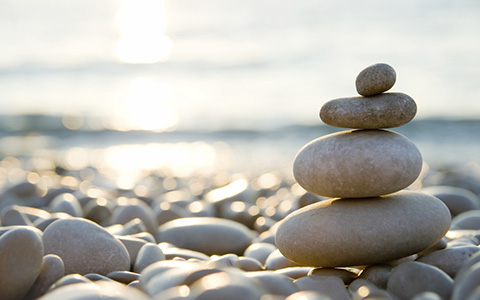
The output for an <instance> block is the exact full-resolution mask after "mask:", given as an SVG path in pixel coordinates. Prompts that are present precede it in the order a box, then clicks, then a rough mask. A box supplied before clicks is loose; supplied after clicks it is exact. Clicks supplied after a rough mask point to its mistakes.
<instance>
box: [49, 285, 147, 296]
mask: <svg viewBox="0 0 480 300" xmlns="http://www.w3.org/2000/svg"><path fill="white" fill-rule="evenodd" d="M40 299H41V300H58V299H64V300H86V299H88V300H130V299H136V300H150V299H151V298H150V297H148V296H147V295H146V294H144V293H142V292H141V291H140V290H138V289H136V288H131V287H127V286H124V285H123V284H120V283H117V282H114V281H102V282H98V283H78V284H71V285H67V286H63V287H60V288H57V289H55V290H53V291H51V292H50V293H47V294H46V295H44V296H43V297H42V298H40Z"/></svg>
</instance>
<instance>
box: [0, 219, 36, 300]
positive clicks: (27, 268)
mask: <svg viewBox="0 0 480 300" xmlns="http://www.w3.org/2000/svg"><path fill="white" fill-rule="evenodd" d="M42 258H43V243H42V238H41V237H40V235H39V234H38V233H37V232H36V231H35V230H33V229H30V228H28V227H27V226H25V227H18V228H15V229H12V230H9V231H7V232H6V233H4V234H3V235H2V236H1V237H0V278H1V279H0V299H2V300H3V299H4V300H10V299H13V300H15V299H22V297H23V296H24V295H25V294H27V292H28V290H29V289H30V288H31V287H32V285H33V283H34V282H35V279H36V278H37V276H38V274H39V273H40V267H41V265H42Z"/></svg>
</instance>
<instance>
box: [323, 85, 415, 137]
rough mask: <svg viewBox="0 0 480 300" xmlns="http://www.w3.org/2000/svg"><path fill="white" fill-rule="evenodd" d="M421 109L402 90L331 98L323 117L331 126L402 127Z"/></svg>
mask: <svg viewBox="0 0 480 300" xmlns="http://www.w3.org/2000/svg"><path fill="white" fill-rule="evenodd" d="M416 113H417V105H416V104H415V101H414V100H413V99H412V98H411V97H410V96H408V95H406V94H402V93H386V94H381V95H377V96H373V97H368V98H365V97H349V98H340V99H334V100H330V101H328V102H327V103H325V104H324V105H323V106H322V108H321V109H320V119H321V120H322V121H323V122H324V123H325V124H328V125H330V126H335V127H343V128H358V129H379V128H392V127H399V126H402V125H404V124H407V123H408V122H410V121H411V120H412V119H413V117H415V114H416Z"/></svg>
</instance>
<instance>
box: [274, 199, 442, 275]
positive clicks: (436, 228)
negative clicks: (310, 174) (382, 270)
mask: <svg viewBox="0 0 480 300" xmlns="http://www.w3.org/2000/svg"><path fill="white" fill-rule="evenodd" d="M372 224H374V225H375V226H372ZM449 225H450V212H449V211H448V208H447V207H446V206H445V204H444V203H443V202H442V201H440V200H438V199H437V198H435V197H433V196H430V195H428V194H424V193H416V192H407V191H402V192H398V193H395V194H391V195H387V196H383V197H372V198H363V199H358V198H354V199H330V200H325V201H322V202H319V203H316V204H312V205H310V206H307V207H304V208H302V209H299V210H297V211H296V212H294V213H292V214H290V215H289V216H287V217H286V218H285V219H284V220H283V221H282V222H281V224H280V226H279V228H278V230H277V235H276V238H275V241H276V244H277V247H278V249H279V250H280V251H281V252H282V254H283V255H284V256H285V257H286V258H288V259H290V260H292V261H294V262H297V263H299V264H302V265H307V266H317V267H339V266H359V265H370V264H375V263H383V262H386V261H390V260H394V259H398V258H402V257H405V256H408V255H412V254H414V253H417V252H419V251H422V250H424V249H426V248H428V247H430V246H432V245H433V244H435V243H437V242H438V241H439V240H440V239H441V238H442V237H443V236H444V235H445V233H446V232H447V230H448V228H449Z"/></svg>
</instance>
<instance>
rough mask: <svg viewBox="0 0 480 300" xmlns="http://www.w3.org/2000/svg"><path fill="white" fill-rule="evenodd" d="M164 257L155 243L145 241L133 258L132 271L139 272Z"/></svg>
mask: <svg viewBox="0 0 480 300" xmlns="http://www.w3.org/2000/svg"><path fill="white" fill-rule="evenodd" d="M164 259H165V254H163V252H162V249H160V247H158V245H156V244H152V243H146V244H145V245H143V246H142V248H140V250H139V251H138V254H137V258H136V260H135V264H134V267H133V271H134V272H136V273H140V272H142V271H143V269H145V268H146V267H148V266H149V265H151V264H153V263H156V262H157V261H161V260H164Z"/></svg>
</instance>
